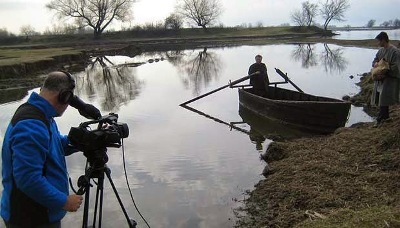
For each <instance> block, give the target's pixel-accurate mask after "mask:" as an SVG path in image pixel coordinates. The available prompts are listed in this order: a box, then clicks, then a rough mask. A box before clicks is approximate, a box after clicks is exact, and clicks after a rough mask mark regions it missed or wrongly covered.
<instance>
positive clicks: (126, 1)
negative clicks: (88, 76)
mask: <svg viewBox="0 0 400 228" xmlns="http://www.w3.org/2000/svg"><path fill="white" fill-rule="evenodd" d="M135 2H136V0H97V1H87V0H51V1H50V2H49V3H48V4H47V5H46V7H47V8H48V9H49V10H51V11H52V12H54V13H55V15H56V16H57V17H58V19H59V25H54V26H53V27H52V28H51V29H47V30H46V31H44V32H43V35H59V34H76V33H88V32H90V33H92V34H93V36H94V38H100V37H101V35H102V34H103V32H104V31H105V30H106V29H107V28H109V25H110V24H111V23H112V22H114V21H120V22H130V21H132V19H133V13H132V8H133V4H134V3H135ZM349 8H350V3H349V0H324V1H323V2H320V3H312V2H311V1H305V2H302V3H301V8H300V9H298V10H295V11H294V12H292V13H291V15H290V17H291V20H292V22H294V23H295V25H297V26H307V27H310V26H312V25H319V23H317V19H318V17H320V18H322V19H323V21H322V25H321V27H323V28H324V29H325V30H327V29H328V26H329V24H330V23H331V22H332V21H344V19H345V12H346V11H347V10H348V9H349ZM222 13H223V6H222V4H221V2H220V0H176V6H175V10H174V12H172V13H171V14H170V15H169V16H168V17H166V18H165V20H164V21H162V22H157V23H155V24H154V23H148V24H145V25H143V26H139V25H137V26H134V27H130V28H128V29H127V30H137V31H138V30H155V29H156V30H157V29H158V30H160V29H164V30H179V29H181V28H183V27H184V24H185V23H186V24H187V25H189V26H191V27H200V28H202V29H204V30H207V28H209V27H210V26H215V25H216V24H217V23H218V19H219V17H220V16H221V14H222ZM374 24H375V20H370V21H369V22H368V24H367V26H373V25H374ZM399 24H400V21H399V20H397V19H396V20H394V21H389V22H385V23H384V24H383V25H384V26H390V25H393V26H399ZM258 26H262V23H261V25H258ZM220 27H223V26H222V24H220ZM20 34H21V35H23V36H25V37H26V39H28V38H29V37H31V36H34V35H38V34H39V33H37V32H36V31H35V29H34V28H33V27H32V26H30V25H26V26H22V27H21V28H20ZM12 36H14V35H13V34H11V33H8V32H7V31H6V30H5V29H3V30H0V39H1V37H3V38H4V37H12Z"/></svg>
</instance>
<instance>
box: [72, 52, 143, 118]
mask: <svg viewBox="0 0 400 228" xmlns="http://www.w3.org/2000/svg"><path fill="white" fill-rule="evenodd" d="M143 84H144V83H143V81H140V80H138V79H137V77H136V76H135V72H134V68H133V67H131V65H129V64H120V65H119V64H115V63H114V62H113V61H111V60H110V59H109V58H108V57H106V56H97V57H94V58H92V59H91V61H90V63H89V64H88V66H87V67H86V69H85V72H84V76H83V77H80V78H78V79H77V89H76V91H77V92H78V93H83V94H85V95H86V96H88V97H89V99H91V98H94V97H96V96H97V97H100V98H101V99H100V101H99V103H100V106H101V109H102V110H104V111H108V112H116V111H118V110H119V107H120V106H121V105H123V104H126V103H128V102H129V101H131V100H133V99H135V98H136V97H137V96H138V95H139V93H140V91H141V89H142V87H143ZM78 95H79V94H78Z"/></svg>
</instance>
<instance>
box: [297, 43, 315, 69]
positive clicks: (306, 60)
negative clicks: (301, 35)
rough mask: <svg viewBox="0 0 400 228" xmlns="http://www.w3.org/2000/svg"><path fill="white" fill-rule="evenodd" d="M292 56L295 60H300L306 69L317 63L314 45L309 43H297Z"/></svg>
mask: <svg viewBox="0 0 400 228" xmlns="http://www.w3.org/2000/svg"><path fill="white" fill-rule="evenodd" d="M292 57H293V59H294V60H296V61H301V62H302V64H301V65H302V66H303V67H304V68H306V69H308V68H309V67H313V66H316V65H318V62H317V57H316V55H315V53H314V47H313V46H311V44H298V46H297V48H296V49H295V50H294V51H293V52H292Z"/></svg>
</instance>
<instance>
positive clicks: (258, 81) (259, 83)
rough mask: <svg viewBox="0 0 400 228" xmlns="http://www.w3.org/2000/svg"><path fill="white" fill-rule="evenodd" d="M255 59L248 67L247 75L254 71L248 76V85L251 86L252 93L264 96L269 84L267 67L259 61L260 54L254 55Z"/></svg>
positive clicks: (260, 58) (260, 59)
mask: <svg viewBox="0 0 400 228" xmlns="http://www.w3.org/2000/svg"><path fill="white" fill-rule="evenodd" d="M255 60H256V62H255V63H253V64H252V65H251V66H250V68H249V73H248V74H249V75H250V74H253V73H256V74H254V75H253V76H251V77H250V85H252V86H253V91H254V94H257V95H260V96H265V95H266V89H267V87H268V84H269V79H268V73H267V67H266V66H265V64H264V63H262V62H261V61H262V56H261V55H256V57H255Z"/></svg>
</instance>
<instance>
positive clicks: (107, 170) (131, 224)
mask: <svg viewBox="0 0 400 228" xmlns="http://www.w3.org/2000/svg"><path fill="white" fill-rule="evenodd" d="M104 172H105V173H106V175H107V178H108V180H109V181H110V184H111V187H112V189H113V191H114V194H115V196H116V197H117V199H118V203H119V205H120V206H121V209H122V211H123V212H124V215H125V218H126V221H127V222H128V224H129V228H135V227H136V225H137V223H136V221H135V220H133V219H130V218H129V216H128V213H127V212H126V210H125V207H124V205H123V204H122V200H121V198H120V197H119V194H118V192H117V189H116V188H115V185H114V182H113V181H112V179H111V170H110V168H108V167H105V169H104Z"/></svg>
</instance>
